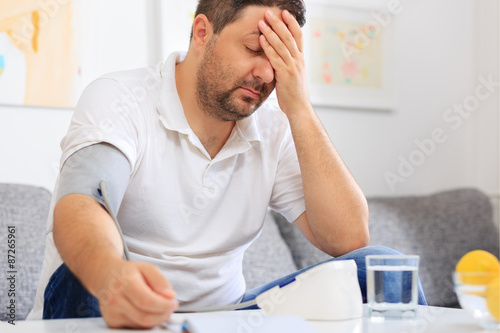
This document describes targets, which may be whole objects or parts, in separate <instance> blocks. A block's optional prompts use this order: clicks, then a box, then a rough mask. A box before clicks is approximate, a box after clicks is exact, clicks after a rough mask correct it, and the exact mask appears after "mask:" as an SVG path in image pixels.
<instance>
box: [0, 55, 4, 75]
mask: <svg viewBox="0 0 500 333" xmlns="http://www.w3.org/2000/svg"><path fill="white" fill-rule="evenodd" d="M4 68H5V62H4V60H3V55H2V54H0V75H2V73H3V71H4Z"/></svg>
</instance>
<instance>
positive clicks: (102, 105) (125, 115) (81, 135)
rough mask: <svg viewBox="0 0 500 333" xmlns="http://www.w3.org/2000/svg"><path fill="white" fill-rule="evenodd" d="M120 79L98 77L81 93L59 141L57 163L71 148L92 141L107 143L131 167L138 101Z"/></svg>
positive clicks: (136, 138) (137, 120)
mask: <svg viewBox="0 0 500 333" xmlns="http://www.w3.org/2000/svg"><path fill="white" fill-rule="evenodd" d="M131 96H133V94H131V92H130V91H129V89H128V88H127V87H125V86H123V85H122V84H121V83H120V82H118V81H116V80H114V79H110V78H100V79H97V80H96V81H94V82H92V83H91V84H90V85H89V86H88V87H87V88H86V89H85V91H84V92H83V93H82V96H81V98H80V100H79V102H78V104H77V106H76V108H75V111H74V114H73V117H72V119H71V124H70V127H69V130H68V133H67V134H66V136H65V137H64V138H63V139H62V141H61V149H62V157H61V165H63V164H64V162H65V161H66V159H67V158H68V157H69V156H71V155H72V154H73V153H74V152H76V151H77V150H79V149H82V148H84V147H87V146H90V145H93V144H96V143H102V142H105V143H109V144H111V145H113V146H114V147H116V148H118V149H119V150H120V151H121V152H122V153H123V154H124V155H125V156H126V157H127V159H128V161H129V163H130V167H131V169H133V168H134V165H135V161H136V160H137V157H138V133H139V131H140V129H139V128H138V126H139V125H140V124H141V123H143V122H142V121H141V119H140V115H139V110H138V108H139V107H140V106H139V104H138V103H135V102H134V101H133V100H131Z"/></svg>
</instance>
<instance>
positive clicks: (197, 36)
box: [191, 14, 213, 51]
mask: <svg viewBox="0 0 500 333" xmlns="http://www.w3.org/2000/svg"><path fill="white" fill-rule="evenodd" d="M212 35H213V30H212V23H210V21H209V20H208V18H207V17H206V16H205V15H204V14H200V15H198V16H196V18H195V19H194V22H193V39H192V40H191V43H192V44H193V45H194V47H195V48H196V50H198V51H201V50H202V49H204V48H205V46H206V45H207V43H208V41H209V40H210V38H211V37H212Z"/></svg>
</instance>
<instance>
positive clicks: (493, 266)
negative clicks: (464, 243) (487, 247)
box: [455, 250, 500, 285]
mask: <svg viewBox="0 0 500 333" xmlns="http://www.w3.org/2000/svg"><path fill="white" fill-rule="evenodd" d="M455 271H456V272H457V273H478V274H472V275H470V276H462V279H461V282H462V283H465V284H475V285H480V284H488V282H489V281H491V280H492V279H494V278H496V277H498V276H499V275H500V273H499V272H500V263H499V262H498V259H497V257H495V256H494V255H493V254H491V253H489V252H487V251H483V250H474V251H470V252H468V253H466V254H465V255H464V256H463V257H462V258H461V259H460V260H459V261H458V263H457V266H456V267H455ZM481 273H484V274H481Z"/></svg>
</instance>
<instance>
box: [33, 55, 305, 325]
mask: <svg viewBox="0 0 500 333" xmlns="http://www.w3.org/2000/svg"><path fill="white" fill-rule="evenodd" d="M184 57H185V54H181V53H174V54H172V55H170V57H169V58H168V59H167V61H166V62H165V63H164V64H163V65H158V66H156V67H150V68H145V69H137V70H132V71H124V72H117V73H112V74H108V75H105V76H103V77H101V78H99V79H97V80H96V81H94V82H93V83H91V84H90V85H89V86H88V87H87V88H86V89H85V91H84V93H83V94H82V97H81V99H80V101H79V103H78V105H77V107H76V110H75V113H74V115H73V118H72V121H71V125H70V128H69V130H68V133H67V135H66V137H64V139H63V140H62V142H61V147H62V151H63V152H62V159H61V162H62V163H61V165H63V163H64V161H65V160H66V159H67V158H68V157H69V156H70V155H71V154H73V153H74V152H75V151H77V150H79V149H81V148H83V147H86V146H89V145H92V144H95V143H98V142H107V143H109V144H111V145H113V146H115V147H117V148H118V149H119V150H120V151H121V152H122V153H123V154H124V155H125V156H126V157H127V159H128V161H129V162H130V166H131V170H132V171H131V174H130V182H129V184H128V187H127V190H126V193H125V196H124V198H123V201H122V203H121V206H120V208H119V211H118V214H117V218H118V221H119V223H120V226H121V229H122V231H123V234H124V237H125V241H126V242H127V245H128V247H129V250H130V252H131V254H132V260H134V261H144V262H149V263H151V264H155V265H157V266H158V267H159V268H160V269H161V270H162V272H163V273H164V275H165V277H166V278H167V279H168V280H169V281H170V283H171V284H172V285H173V287H174V289H175V291H176V292H177V295H178V300H179V303H180V305H181V306H197V307H198V306H215V305H226V304H231V303H235V302H237V301H238V300H239V299H240V298H241V296H242V295H243V293H244V292H245V280H244V278H243V274H242V259H243V254H244V251H245V250H246V249H247V248H248V247H249V246H250V244H251V243H252V241H253V240H255V239H256V238H257V237H258V236H259V234H260V231H261V228H262V225H263V221H264V218H265V215H266V211H267V208H268V207H271V208H272V209H274V210H276V211H278V212H280V213H282V214H283V215H284V216H285V217H286V218H287V219H288V221H294V220H295V219H296V218H297V217H299V215H300V214H302V213H303V212H304V211H305V203H304V195H303V190H302V179H301V175H300V169H299V164H298V160H297V154H296V151H295V146H294V143H293V139H292V136H291V132H290V128H289V124H288V120H287V118H286V116H285V115H284V114H283V113H282V112H281V110H279V108H278V107H276V106H273V105H271V104H272V103H265V104H264V105H263V106H261V107H260V108H259V109H258V110H257V111H256V112H254V113H253V114H252V115H251V116H250V117H248V118H246V119H243V120H240V121H237V122H236V125H235V127H234V129H233V131H232V133H231V135H230V137H229V139H228V140H227V142H226V144H225V145H224V147H223V148H222V149H221V151H220V152H219V153H218V154H217V156H215V158H213V159H212V158H211V157H210V155H209V154H208V153H207V151H206V150H205V148H204V147H203V145H202V144H201V142H200V140H199V139H198V138H197V136H196V135H195V134H194V132H193V131H192V130H191V128H190V127H189V125H188V123H187V120H186V117H185V115H184V112H183V109H182V105H181V102H180V99H179V97H178V94H177V90H176V84H175V64H176V63H177V62H180V61H182V60H183V59H184ZM54 192H55V193H54V197H56V196H57V185H56V189H55V191H54ZM54 205H55V202H53V203H52V208H51V212H52V211H53V207H54ZM52 223H53V220H52V213H51V215H50V216H49V221H48V230H47V246H46V251H45V260H44V265H43V270H42V275H41V278H40V283H39V286H38V291H37V298H36V301H35V309H34V310H33V311H32V313H31V315H30V317H29V318H30V319H39V318H41V316H42V307H43V293H44V290H45V286H46V285H47V283H48V280H49V278H50V276H51V275H52V273H53V272H54V271H55V270H56V269H57V267H59V265H60V264H61V263H62V261H61V258H60V256H59V254H58V253H57V249H56V248H55V246H54V242H53V239H52ZM262 260H266V258H262Z"/></svg>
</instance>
